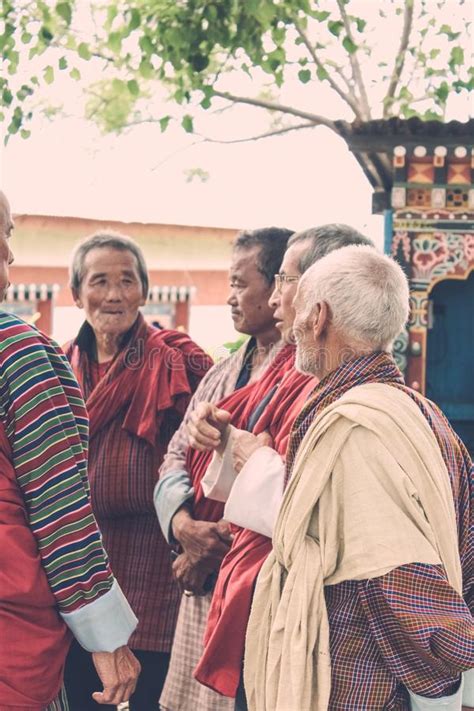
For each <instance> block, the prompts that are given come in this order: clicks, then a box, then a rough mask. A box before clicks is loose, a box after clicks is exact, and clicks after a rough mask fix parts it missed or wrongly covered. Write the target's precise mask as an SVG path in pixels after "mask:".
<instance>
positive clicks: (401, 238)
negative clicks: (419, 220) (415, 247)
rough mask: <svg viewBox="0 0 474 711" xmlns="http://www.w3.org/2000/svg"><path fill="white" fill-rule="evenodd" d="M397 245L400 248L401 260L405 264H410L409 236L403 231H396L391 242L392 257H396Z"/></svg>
mask: <svg viewBox="0 0 474 711" xmlns="http://www.w3.org/2000/svg"><path fill="white" fill-rule="evenodd" d="M399 245H401V246H402V250H403V258H404V260H405V262H406V263H407V264H409V262H410V236H409V234H408V232H406V231H405V230H397V231H396V232H395V234H394V236H393V240H392V257H396V256H397V252H398V249H399Z"/></svg>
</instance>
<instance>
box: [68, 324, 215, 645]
mask: <svg viewBox="0 0 474 711" xmlns="http://www.w3.org/2000/svg"><path fill="white" fill-rule="evenodd" d="M84 333H85V335H86V338H84V337H83V336H84ZM87 341H88V342H87ZM91 345H94V338H93V334H92V331H91V329H90V327H89V326H85V327H83V329H82V335H81V334H80V335H79V338H78V339H76V342H75V344H72V345H71V346H70V347H69V348H68V350H67V355H68V357H69V359H70V361H71V364H72V367H73V370H74V372H75V374H76V377H77V378H78V380H79V383H80V385H81V388H82V391H83V393H84V397H85V399H86V405H87V409H88V412H89V418H90V446H89V479H90V486H91V497H92V508H93V510H94V513H95V515H96V518H97V521H98V523H99V527H100V529H101V531H102V535H103V539H104V545H105V549H106V550H107V553H108V555H109V558H110V564H111V567H112V570H113V571H114V574H115V576H116V578H117V580H118V582H119V584H120V586H121V588H122V590H123V592H124V594H125V596H126V597H127V599H128V601H129V603H130V605H131V607H132V609H133V610H134V612H135V614H136V615H137V617H138V620H139V623H138V627H137V629H136V631H135V632H134V633H133V635H132V637H131V639H130V643H129V644H130V646H131V647H132V649H139V650H145V651H155V652H169V650H170V649H171V643H172V640H173V634H174V628H175V624H176V616H177V611H178V604H179V600H180V591H179V588H178V586H177V585H176V583H175V581H174V579H173V577H172V573H171V561H170V551H169V547H168V545H167V543H166V541H165V539H164V537H163V535H162V533H161V529H160V526H159V523H158V520H157V517H156V513H155V509H154V506H153V490H154V487H155V484H156V481H157V479H158V470H159V467H160V465H161V462H162V460H163V456H164V454H165V452H166V448H167V446H168V443H169V440H170V438H171V437H172V435H173V434H174V432H175V430H176V428H177V427H178V426H179V424H180V422H181V419H182V415H183V414H184V412H185V410H186V407H187V405H188V403H189V400H190V397H191V394H192V392H193V391H194V389H195V387H196V385H197V383H198V381H199V380H200V378H201V377H202V376H203V375H204V373H205V372H206V370H207V369H208V368H209V367H210V366H211V364H212V361H211V360H210V358H209V357H208V356H207V355H206V354H205V353H204V352H203V351H202V350H201V349H200V348H199V347H198V346H196V344H194V343H193V342H192V341H191V340H190V339H189V337H188V336H186V335H184V334H181V333H179V332H177V331H167V330H162V331H159V330H157V329H155V328H152V327H151V326H148V325H147V324H146V323H145V321H144V320H143V318H142V317H141V316H139V317H138V319H137V321H136V323H135V325H134V326H133V327H132V329H131V331H130V333H129V334H128V340H127V343H126V344H125V345H124V346H123V347H122V349H121V350H120V351H119V353H118V354H117V356H116V357H115V358H114V360H113V361H112V363H111V365H110V367H109V368H108V370H107V372H106V374H105V375H103V377H101V378H100V379H99V380H98V379H97V368H94V365H93V358H92V357H91ZM94 375H95V378H94Z"/></svg>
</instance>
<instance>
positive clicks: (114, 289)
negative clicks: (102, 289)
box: [105, 284, 122, 301]
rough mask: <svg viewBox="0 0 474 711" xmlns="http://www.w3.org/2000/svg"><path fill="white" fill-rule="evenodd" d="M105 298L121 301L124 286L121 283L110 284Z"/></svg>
mask: <svg viewBox="0 0 474 711" xmlns="http://www.w3.org/2000/svg"><path fill="white" fill-rule="evenodd" d="M105 298H106V300H107V301H121V300H122V287H121V286H120V284H109V287H108V289H107V293H106V295H105Z"/></svg>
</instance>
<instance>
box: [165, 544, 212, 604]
mask: <svg viewBox="0 0 474 711" xmlns="http://www.w3.org/2000/svg"><path fill="white" fill-rule="evenodd" d="M172 570H173V575H174V577H175V580H176V581H177V582H178V585H179V587H180V588H181V590H190V591H191V592H193V593H194V594H195V595H205V590H204V583H205V582H206V579H207V578H208V576H209V572H208V571H207V570H206V569H204V568H202V566H200V565H199V564H198V565H193V564H192V563H191V561H190V560H189V558H188V556H187V554H186V553H181V554H180V555H179V556H178V557H177V558H176V560H175V561H174V563H173V565H172Z"/></svg>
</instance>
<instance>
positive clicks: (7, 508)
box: [0, 423, 70, 711]
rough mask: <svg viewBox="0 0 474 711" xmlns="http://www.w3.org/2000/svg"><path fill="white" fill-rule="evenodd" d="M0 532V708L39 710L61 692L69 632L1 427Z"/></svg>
mask: <svg viewBox="0 0 474 711" xmlns="http://www.w3.org/2000/svg"><path fill="white" fill-rule="evenodd" d="M0 531H1V545H0V699H3V701H4V703H1V702H0V706H1V709H2V711H9V709H17V708H18V707H20V708H24V709H28V710H29V711H42V709H44V708H45V707H46V706H47V705H48V704H49V703H50V702H51V701H52V699H54V698H55V697H56V696H57V695H58V693H59V690H60V688H61V684H62V678H63V668H64V661H65V659H66V654H67V651H68V649H69V643H70V634H69V631H68V629H67V627H66V625H65V624H64V622H63V621H62V619H61V617H60V616H59V614H58V610H57V604H56V600H55V598H54V596H53V593H52V592H51V588H50V587H49V583H48V580H47V577H46V573H45V571H44V568H43V566H42V563H41V558H40V554H39V551H38V544H37V542H36V539H35V537H34V535H33V532H32V530H31V528H30V526H29V522H28V515H27V511H26V506H25V502H24V499H23V496H22V494H21V490H20V487H19V486H18V481H17V478H16V474H15V470H14V468H13V462H12V453H11V448H10V444H9V442H8V439H7V436H6V433H5V429H4V427H3V424H2V423H0ZM5 701H8V705H5Z"/></svg>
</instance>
